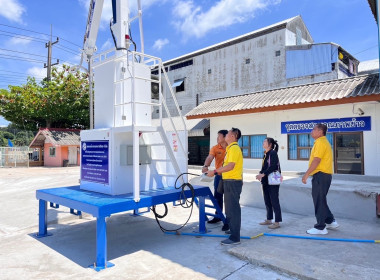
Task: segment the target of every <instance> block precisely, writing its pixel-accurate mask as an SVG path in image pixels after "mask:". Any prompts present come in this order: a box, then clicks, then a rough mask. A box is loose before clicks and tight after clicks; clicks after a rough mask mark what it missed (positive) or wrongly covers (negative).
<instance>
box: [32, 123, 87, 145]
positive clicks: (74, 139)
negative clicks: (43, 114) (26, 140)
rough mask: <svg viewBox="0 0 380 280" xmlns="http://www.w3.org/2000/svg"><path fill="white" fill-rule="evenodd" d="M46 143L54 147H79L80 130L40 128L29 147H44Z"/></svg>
mask: <svg viewBox="0 0 380 280" xmlns="http://www.w3.org/2000/svg"><path fill="white" fill-rule="evenodd" d="M45 143H50V144H52V145H53V146H79V145H80V130H79V129H63V128H40V130H39V131H38V133H37V135H36V136H35V137H34V139H33V141H32V142H31V143H30V145H29V147H43V146H44V144H45Z"/></svg>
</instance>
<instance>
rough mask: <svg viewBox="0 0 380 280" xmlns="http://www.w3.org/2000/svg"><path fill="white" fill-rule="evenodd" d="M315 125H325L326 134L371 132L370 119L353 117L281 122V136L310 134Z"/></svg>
mask: <svg viewBox="0 0 380 280" xmlns="http://www.w3.org/2000/svg"><path fill="white" fill-rule="evenodd" d="M317 123H323V124H325V125H327V131H328V132H349V131H366V130H371V117H353V118H341V119H324V120H311V121H292V122H281V134H290V133H310V132H311V131H312V130H313V128H314V126H315V125H316V124H317Z"/></svg>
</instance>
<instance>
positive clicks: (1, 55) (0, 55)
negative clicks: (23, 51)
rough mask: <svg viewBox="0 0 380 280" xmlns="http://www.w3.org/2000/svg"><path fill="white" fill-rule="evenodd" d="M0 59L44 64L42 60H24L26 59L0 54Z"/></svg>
mask: <svg viewBox="0 0 380 280" xmlns="http://www.w3.org/2000/svg"><path fill="white" fill-rule="evenodd" d="M0 58H1V59H14V60H21V61H28V62H42V63H44V62H45V61H43V60H38V59H34V58H26V57H20V56H13V55H3V54H0Z"/></svg>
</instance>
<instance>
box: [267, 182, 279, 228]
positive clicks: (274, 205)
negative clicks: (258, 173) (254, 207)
mask: <svg viewBox="0 0 380 280" xmlns="http://www.w3.org/2000/svg"><path fill="white" fill-rule="evenodd" d="M262 187H263V195H264V202H265V207H266V209H267V220H272V219H273V211H274V216H275V220H274V221H275V222H276V223H279V222H282V216H281V206H280V200H279V190H280V185H268V184H267V183H263V185H262Z"/></svg>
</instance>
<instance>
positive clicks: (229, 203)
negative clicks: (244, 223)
mask: <svg viewBox="0 0 380 280" xmlns="http://www.w3.org/2000/svg"><path fill="white" fill-rule="evenodd" d="M240 137H241V132H240V130H239V129H238V128H232V129H231V130H229V131H228V133H227V135H226V142H227V144H228V146H227V148H226V155H225V157H224V162H223V166H222V167H220V168H217V169H215V170H213V171H208V172H207V175H208V176H210V177H212V176H215V175H219V174H222V179H223V188H224V204H225V206H226V207H225V208H226V218H227V222H228V224H229V226H230V230H229V232H228V233H229V234H230V237H229V238H227V239H226V240H223V241H222V242H221V244H222V245H235V244H240V227H241V208H240V203H239V200H240V194H241V191H242V187H243V154H242V152H241V149H240V147H239V145H238V143H237V141H238V140H239V139H240ZM226 233H227V232H226Z"/></svg>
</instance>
